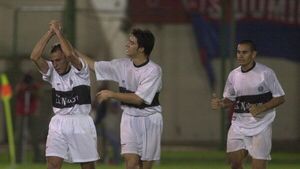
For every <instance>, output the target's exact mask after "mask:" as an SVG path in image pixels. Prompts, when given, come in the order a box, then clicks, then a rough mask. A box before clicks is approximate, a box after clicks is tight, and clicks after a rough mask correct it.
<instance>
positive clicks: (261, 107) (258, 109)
mask: <svg viewBox="0 0 300 169" xmlns="http://www.w3.org/2000/svg"><path fill="white" fill-rule="evenodd" d="M284 102H285V97H284V96H280V97H273V98H272V99H271V100H270V101H268V102H266V103H264V104H257V105H256V104H252V105H251V106H250V108H249V111H250V113H251V114H252V115H253V116H254V117H255V116H257V115H258V114H260V113H262V112H265V111H268V110H270V109H273V108H275V107H278V106H279V105H281V104H283V103H284Z"/></svg>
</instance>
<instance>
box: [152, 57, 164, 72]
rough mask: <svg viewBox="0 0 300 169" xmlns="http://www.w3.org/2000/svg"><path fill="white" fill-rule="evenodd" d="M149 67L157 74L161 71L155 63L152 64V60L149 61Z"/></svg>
mask: <svg viewBox="0 0 300 169" xmlns="http://www.w3.org/2000/svg"><path fill="white" fill-rule="evenodd" d="M149 66H151V67H152V69H153V70H156V71H159V72H161V71H162V70H161V67H160V66H159V65H158V64H157V63H155V62H153V61H152V60H149Z"/></svg>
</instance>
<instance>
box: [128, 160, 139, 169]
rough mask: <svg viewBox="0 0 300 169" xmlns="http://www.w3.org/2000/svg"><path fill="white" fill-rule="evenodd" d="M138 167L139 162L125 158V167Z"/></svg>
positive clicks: (133, 168) (132, 168)
mask: <svg viewBox="0 0 300 169" xmlns="http://www.w3.org/2000/svg"><path fill="white" fill-rule="evenodd" d="M137 168H139V162H138V161H136V160H133V159H128V160H126V169H137Z"/></svg>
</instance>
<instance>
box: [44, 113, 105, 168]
mask: <svg viewBox="0 0 300 169" xmlns="http://www.w3.org/2000/svg"><path fill="white" fill-rule="evenodd" d="M48 156H56V157H61V158H63V159H64V160H65V161H67V162H72V163H82V162H91V161H96V160H98V159H99V155H98V152H97V135H96V129H95V125H94V122H93V120H92V118H91V117H90V116H89V115H55V116H54V117H52V119H51V121H50V124H49V131H48V137H47V143H46V157H48Z"/></svg>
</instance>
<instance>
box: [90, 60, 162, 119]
mask: <svg viewBox="0 0 300 169" xmlns="http://www.w3.org/2000/svg"><path fill="white" fill-rule="evenodd" d="M95 74H96V79H97V80H112V81H115V82H117V83H118V84H119V89H120V92H121V93H135V94H136V95H137V96H139V97H140V98H141V99H143V100H144V106H142V107H137V106H134V105H130V104H126V103H122V109H123V113H126V114H129V115H132V116H148V115H151V114H154V113H161V106H160V104H159V101H158V95H159V92H160V90H161V88H162V80H161V76H162V72H161V68H160V66H158V65H157V64H155V63H154V62H152V61H151V60H148V61H147V62H146V63H145V64H143V65H140V66H135V65H134V64H133V62H132V60H131V59H130V58H121V59H114V60H112V61H99V62H95Z"/></svg>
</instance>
